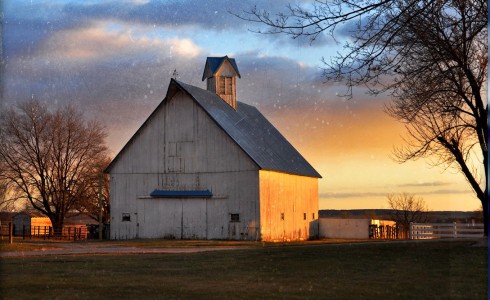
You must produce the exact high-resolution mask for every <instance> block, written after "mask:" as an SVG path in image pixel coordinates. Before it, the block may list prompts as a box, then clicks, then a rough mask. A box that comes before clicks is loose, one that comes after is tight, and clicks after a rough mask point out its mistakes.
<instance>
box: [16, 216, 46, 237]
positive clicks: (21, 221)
mask: <svg viewBox="0 0 490 300" xmlns="http://www.w3.org/2000/svg"><path fill="white" fill-rule="evenodd" d="M12 224H13V226H14V227H13V234H14V235H16V236H20V235H22V234H29V233H30V232H34V230H35V229H37V228H41V227H42V228H43V232H44V227H46V228H49V227H51V220H49V218H48V217H43V216H42V215H40V214H36V213H31V212H20V213H17V214H15V215H14V216H13V217H12ZM48 232H49V230H48Z"/></svg>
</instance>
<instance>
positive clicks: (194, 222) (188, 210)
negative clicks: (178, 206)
mask: <svg viewBox="0 0 490 300" xmlns="http://www.w3.org/2000/svg"><path fill="white" fill-rule="evenodd" d="M182 224H183V229H182V239H206V238H207V233H206V200H205V199H183V200H182Z"/></svg>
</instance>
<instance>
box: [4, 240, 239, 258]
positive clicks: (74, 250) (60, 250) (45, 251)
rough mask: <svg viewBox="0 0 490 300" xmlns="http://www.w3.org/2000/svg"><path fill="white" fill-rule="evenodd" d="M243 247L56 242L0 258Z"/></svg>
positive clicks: (7, 252)
mask: <svg viewBox="0 0 490 300" xmlns="http://www.w3.org/2000/svg"><path fill="white" fill-rule="evenodd" d="M239 248H241V249H243V248H244V247H236V246H219V247H193V248H163V247H159V248H149V247H131V246H122V245H113V244H96V243H89V244H77V243H56V244H48V243H46V244H43V245H42V247H41V248H40V249H37V250H29V251H0V258H7V257H27V256H48V255H97V254H99V255H100V254H112V255H117V254H146V253H197V252H206V251H220V250H233V249H239Z"/></svg>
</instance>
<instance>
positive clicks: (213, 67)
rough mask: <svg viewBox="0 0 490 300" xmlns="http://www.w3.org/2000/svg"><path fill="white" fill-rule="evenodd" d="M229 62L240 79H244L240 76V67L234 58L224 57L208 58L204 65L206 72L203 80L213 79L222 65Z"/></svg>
mask: <svg viewBox="0 0 490 300" xmlns="http://www.w3.org/2000/svg"><path fill="white" fill-rule="evenodd" d="M225 61H228V62H230V64H231V66H232V67H233V69H234V70H235V72H236V74H237V75H238V78H242V76H240V71H238V66H237V64H236V61H235V59H234V58H230V57H228V56H223V57H208V58H207V59H206V64H205V65H204V71H203V74H202V80H203V81H204V79H206V78H209V77H212V76H213V75H214V74H216V72H217V71H218V70H219V68H220V67H221V65H222V64H223V63H224V62H225Z"/></svg>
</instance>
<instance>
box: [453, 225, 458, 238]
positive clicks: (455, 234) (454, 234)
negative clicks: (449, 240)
mask: <svg viewBox="0 0 490 300" xmlns="http://www.w3.org/2000/svg"><path fill="white" fill-rule="evenodd" d="M453 228H454V233H453V238H457V237H458V230H457V228H456V222H453Z"/></svg>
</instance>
